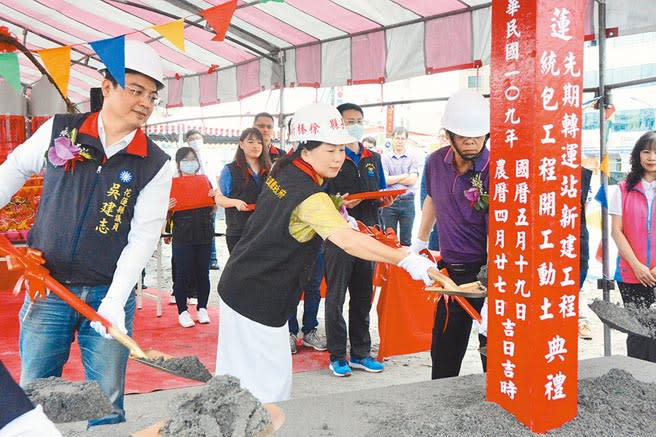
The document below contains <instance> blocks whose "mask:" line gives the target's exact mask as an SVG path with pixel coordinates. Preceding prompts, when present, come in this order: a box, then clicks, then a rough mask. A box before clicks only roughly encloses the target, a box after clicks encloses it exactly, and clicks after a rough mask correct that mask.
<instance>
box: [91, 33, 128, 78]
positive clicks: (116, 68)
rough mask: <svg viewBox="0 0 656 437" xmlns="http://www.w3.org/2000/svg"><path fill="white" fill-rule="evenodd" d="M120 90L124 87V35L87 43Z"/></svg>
mask: <svg viewBox="0 0 656 437" xmlns="http://www.w3.org/2000/svg"><path fill="white" fill-rule="evenodd" d="M89 44H90V45H91V48H93V50H94V51H95V52H96V53H97V54H98V56H99V57H100V60H101V61H102V63H103V64H105V67H107V70H109V73H110V74H111V75H112V76H113V77H114V79H116V82H118V84H119V85H121V88H124V87H125V35H121V36H117V37H115V38H109V39H103V40H100V41H93V42H90V43H89Z"/></svg>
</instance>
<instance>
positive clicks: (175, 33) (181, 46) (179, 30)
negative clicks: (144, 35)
mask: <svg viewBox="0 0 656 437" xmlns="http://www.w3.org/2000/svg"><path fill="white" fill-rule="evenodd" d="M153 29H155V30H156V31H157V32H159V34H160V35H162V36H163V37H164V38H166V39H168V40H169V42H170V43H171V44H173V45H174V46H176V47H177V48H178V50H180V51H181V52H184V51H185V42H184V21H183V19H182V18H181V19H179V20H175V21H171V22H170V23H166V24H160V25H159V26H153Z"/></svg>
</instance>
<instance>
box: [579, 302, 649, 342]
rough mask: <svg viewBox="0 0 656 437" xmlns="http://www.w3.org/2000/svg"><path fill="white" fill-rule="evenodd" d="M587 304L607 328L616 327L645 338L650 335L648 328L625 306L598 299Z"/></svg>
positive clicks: (626, 332)
mask: <svg viewBox="0 0 656 437" xmlns="http://www.w3.org/2000/svg"><path fill="white" fill-rule="evenodd" d="M589 306H590V309H591V310H592V311H594V313H595V314H596V315H597V317H599V319H600V320H601V321H602V322H604V324H605V325H606V326H608V327H609V328H612V329H616V330H618V331H620V332H624V333H625V334H633V335H637V336H640V337H647V338H650V337H651V333H650V332H649V329H648V328H647V327H645V326H644V325H643V324H642V323H640V321H639V320H638V319H637V318H636V317H635V316H634V315H633V314H631V312H630V311H629V310H627V309H626V308H624V307H621V306H619V305H615V304H613V303H611V302H605V301H603V300H598V299H596V300H595V301H593V302H592V303H591V304H590V305H589Z"/></svg>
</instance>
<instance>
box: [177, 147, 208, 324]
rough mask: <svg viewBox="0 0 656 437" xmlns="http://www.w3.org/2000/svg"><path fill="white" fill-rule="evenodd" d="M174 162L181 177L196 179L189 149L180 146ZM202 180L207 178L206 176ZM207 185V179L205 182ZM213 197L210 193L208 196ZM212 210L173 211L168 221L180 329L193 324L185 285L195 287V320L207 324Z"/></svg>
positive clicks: (196, 168)
mask: <svg viewBox="0 0 656 437" xmlns="http://www.w3.org/2000/svg"><path fill="white" fill-rule="evenodd" d="M175 162H176V165H177V167H178V172H179V174H180V177H185V176H196V175H198V171H199V170H200V162H199V161H198V155H196V151H195V150H194V149H192V148H191V147H180V148H179V149H178V151H177V152H176V154H175ZM203 177H205V178H207V176H204V175H203ZM207 184H208V186H209V180H208V183H207ZM208 195H210V196H211V195H212V193H211V192H210V193H208ZM176 204H177V200H176V199H175V198H171V200H170V201H169V209H171V208H173V207H175V205H176ZM212 209H213V208H212V207H203V208H196V209H188V210H184V211H176V212H174V213H173V214H172V215H171V217H170V220H169V227H170V229H171V234H172V241H173V247H172V252H173V257H174V258H175V271H174V272H173V274H174V275H175V283H174V284H173V294H174V295H175V302H176V305H177V306H178V323H179V324H180V326H182V327H183V328H191V327H193V326H194V325H195V323H194V321H193V320H192V318H191V315H190V314H189V311H188V310H187V293H188V291H189V290H187V287H188V284H196V290H197V293H198V305H197V307H196V308H197V312H196V317H197V319H198V322H199V323H202V324H205V323H210V317H209V315H208V314H207V300H208V298H209V295H210V248H211V244H212V238H214V229H213V227H212V212H213V211H212Z"/></svg>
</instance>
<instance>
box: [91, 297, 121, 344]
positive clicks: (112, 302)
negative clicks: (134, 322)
mask: <svg viewBox="0 0 656 437" xmlns="http://www.w3.org/2000/svg"><path fill="white" fill-rule="evenodd" d="M124 306H125V305H124V304H123V303H122V302H120V301H119V300H118V299H116V298H113V297H111V296H105V298H104V299H103V300H102V302H100V306H99V307H98V314H99V315H101V316H102V317H104V318H105V319H107V321H108V322H109V323H111V324H112V326H113V327H114V328H116V329H118V330H119V331H121V332H122V333H123V334H127V333H128V330H127V329H125V309H124ZM91 327H92V328H93V329H95V330H96V332H97V333H98V334H100V335H102V336H103V337H105V338H107V339H110V340H111V338H112V336H111V335H109V334H108V333H107V330H106V329H105V327H104V326H103V325H102V324H101V323H100V322H91Z"/></svg>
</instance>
